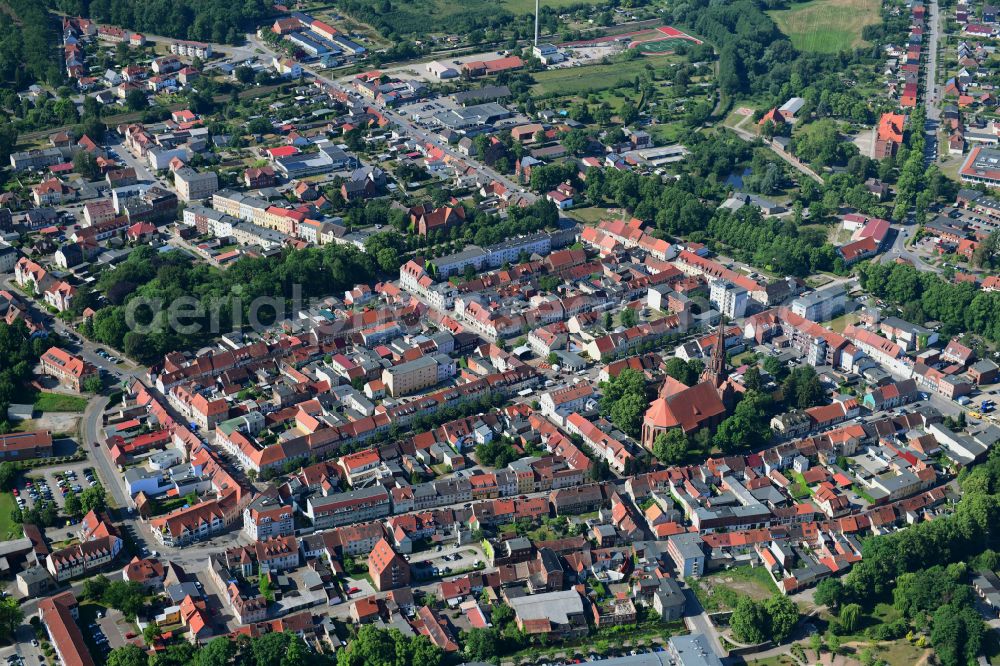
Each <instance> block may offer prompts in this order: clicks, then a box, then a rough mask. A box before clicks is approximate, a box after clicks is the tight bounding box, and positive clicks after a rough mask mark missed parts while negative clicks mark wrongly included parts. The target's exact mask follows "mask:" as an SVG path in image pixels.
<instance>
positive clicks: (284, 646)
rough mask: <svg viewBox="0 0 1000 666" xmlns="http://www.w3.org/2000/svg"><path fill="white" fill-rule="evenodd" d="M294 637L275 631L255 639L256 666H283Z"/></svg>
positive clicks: (253, 647)
mask: <svg viewBox="0 0 1000 666" xmlns="http://www.w3.org/2000/svg"><path fill="white" fill-rule="evenodd" d="M261 580H263V577H261ZM292 635H293V634H286V633H282V632H277V631H275V632H271V633H268V634H264V635H263V636H258V637H257V638H256V639H254V641H253V644H252V650H253V658H254V664H255V665H256V666H281V662H282V660H283V659H284V657H285V654H286V652H287V651H288V643H289V638H290V637H291V636H292Z"/></svg>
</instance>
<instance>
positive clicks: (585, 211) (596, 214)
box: [567, 206, 618, 224]
mask: <svg viewBox="0 0 1000 666" xmlns="http://www.w3.org/2000/svg"><path fill="white" fill-rule="evenodd" d="M567 214H568V215H569V216H570V217H573V218H576V219H577V220H580V221H581V222H583V223H584V224H597V223H598V222H600V221H601V220H612V219H615V218H616V217H618V216H617V215H613V214H612V213H610V212H609V211H608V209H607V208H597V207H595V206H587V207H585V208H574V209H573V210H571V211H569V213H567Z"/></svg>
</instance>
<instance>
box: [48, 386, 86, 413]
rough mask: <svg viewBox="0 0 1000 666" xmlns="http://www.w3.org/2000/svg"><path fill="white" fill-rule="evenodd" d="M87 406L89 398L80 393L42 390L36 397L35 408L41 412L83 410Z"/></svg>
mask: <svg viewBox="0 0 1000 666" xmlns="http://www.w3.org/2000/svg"><path fill="white" fill-rule="evenodd" d="M86 408H87V399H86V398H81V397H80V396H78V395H64V394H62V393H46V392H44V391H43V392H41V393H39V394H38V397H37V398H35V409H37V410H38V411H40V412H82V411H83V410H85V409H86Z"/></svg>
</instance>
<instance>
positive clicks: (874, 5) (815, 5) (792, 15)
mask: <svg viewBox="0 0 1000 666" xmlns="http://www.w3.org/2000/svg"><path fill="white" fill-rule="evenodd" d="M879 7H880V3H879V2H876V0H812V1H811V2H805V3H802V4H797V5H793V6H792V7H791V8H789V9H779V10H775V11H771V12H768V14H769V15H770V16H771V18H772V19H774V22H775V23H776V24H777V25H778V28H779V29H780V30H781V31H782V32H783V33H785V34H786V35H788V37H789V39H791V41H792V44H793V45H794V46H795V48H797V49H799V50H800V51H814V52H816V53H838V52H840V51H843V50H849V49H854V48H858V47H861V46H864V45H865V44H866V42H865V41H864V39H862V37H861V31H862V29H863V28H864V27H865V26H867V25H873V24H875V23H878V22H879V21H880V20H881V19H880V17H879Z"/></svg>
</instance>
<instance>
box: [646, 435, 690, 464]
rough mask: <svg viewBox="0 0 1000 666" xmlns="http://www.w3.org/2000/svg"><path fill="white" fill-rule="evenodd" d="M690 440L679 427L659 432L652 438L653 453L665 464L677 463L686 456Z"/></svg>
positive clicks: (682, 460)
mask: <svg viewBox="0 0 1000 666" xmlns="http://www.w3.org/2000/svg"><path fill="white" fill-rule="evenodd" d="M689 446H690V442H689V440H688V437H687V435H685V434H684V431H683V430H681V429H680V428H671V429H670V430H667V431H666V432H661V433H660V434H658V435H657V436H656V439H654V440H653V455H654V456H656V459H657V460H659V461H660V462H662V463H664V464H666V465H679V464H681V463H682V462H684V460H685V459H686V458H687V454H688V447H689Z"/></svg>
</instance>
